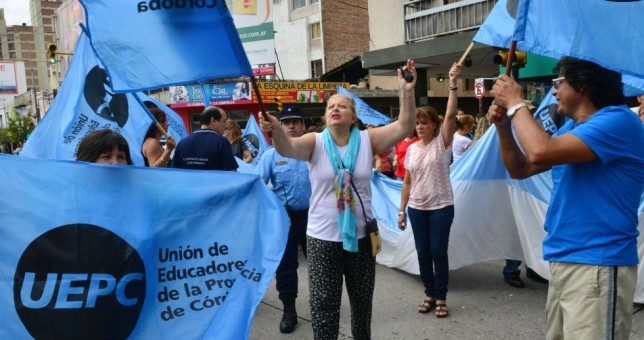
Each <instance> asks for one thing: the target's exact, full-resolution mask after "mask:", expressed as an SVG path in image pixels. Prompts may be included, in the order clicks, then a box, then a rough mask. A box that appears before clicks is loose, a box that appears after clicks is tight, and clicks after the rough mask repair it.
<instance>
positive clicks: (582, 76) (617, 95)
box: [553, 57, 624, 110]
mask: <svg viewBox="0 0 644 340" xmlns="http://www.w3.org/2000/svg"><path fill="white" fill-rule="evenodd" d="M553 71H554V72H556V73H558V74H560V75H562V76H564V77H566V82H567V83H568V84H570V86H571V87H572V88H573V89H574V90H575V91H577V92H581V91H587V92H588V94H589V96H590V101H591V102H592V103H593V105H595V107H596V108H597V109H598V110H599V109H602V108H604V107H606V106H614V105H621V104H623V103H624V94H623V90H622V75H621V74H620V73H619V72H615V71H611V70H608V69H605V68H603V67H601V66H599V65H597V64H595V63H593V62H590V61H586V60H581V59H576V58H572V57H564V58H562V59H561V60H559V62H558V63H557V65H556V66H555V68H554V70H553Z"/></svg>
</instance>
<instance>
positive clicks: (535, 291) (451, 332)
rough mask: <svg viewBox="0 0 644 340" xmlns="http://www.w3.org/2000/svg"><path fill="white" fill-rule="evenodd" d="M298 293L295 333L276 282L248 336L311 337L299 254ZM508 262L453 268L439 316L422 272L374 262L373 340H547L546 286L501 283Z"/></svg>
mask: <svg viewBox="0 0 644 340" xmlns="http://www.w3.org/2000/svg"><path fill="white" fill-rule="evenodd" d="M300 259H301V262H300V268H299V271H298V272H299V275H300V286H299V287H300V293H299V297H298V299H297V311H298V318H299V322H298V325H297V328H296V329H295V331H294V332H293V333H291V334H281V333H280V332H279V322H280V319H281V317H282V303H281V301H280V300H279V299H278V297H277V292H276V290H275V281H274V280H273V283H272V284H271V287H270V288H269V289H268V291H267V292H266V295H265V296H264V299H263V301H262V303H261V304H260V305H259V306H258V308H257V311H256V314H255V318H254V319H253V325H252V331H251V335H250V339H253V340H265V339H271V340H277V339H313V334H312V330H311V321H310V320H311V314H310V310H309V296H308V277H307V273H306V261H305V260H304V261H302V260H303V256H302V255H301V254H300ZM504 264H505V261H502V260H500V261H492V262H487V263H482V264H477V265H472V266H468V267H465V268H461V269H458V270H454V271H451V272H450V284H449V289H450V290H449V292H448V294H447V304H448V307H449V317H447V318H445V319H437V318H436V317H435V316H434V314H433V313H430V314H419V313H418V312H417V311H416V306H417V305H418V304H419V303H421V301H422V298H423V296H424V294H423V284H422V281H421V279H420V277H419V276H416V275H412V274H408V273H406V272H403V271H400V270H397V269H392V268H388V267H385V266H381V265H377V266H376V289H375V294H374V307H373V318H372V324H371V332H372V338H373V339H388V340H389V339H391V340H395V339H441V340H448V339H543V338H544V337H545V323H546V320H545V312H544V309H545V305H546V296H547V289H548V287H547V284H542V283H538V282H535V281H532V280H530V279H528V278H526V277H525V271H524V268H523V266H521V276H522V279H523V280H524V282H525V283H526V287H525V288H522V289H519V288H513V287H510V286H508V285H507V284H506V283H505V282H503V275H502V274H501V270H502V269H503V266H504ZM643 308H644V306H642V305H637V306H636V311H637V310H640V311H638V312H636V313H635V315H634V317H633V328H632V330H631V339H642V340H644V310H642V309H643ZM339 339H353V337H352V336H351V326H350V311H349V300H348V297H347V295H346V292H345V293H344V296H343V300H342V311H341V320H340V336H339Z"/></svg>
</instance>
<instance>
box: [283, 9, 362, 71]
mask: <svg viewBox="0 0 644 340" xmlns="http://www.w3.org/2000/svg"><path fill="white" fill-rule="evenodd" d="M368 2H369V1H368V0H274V1H273V23H274V28H275V51H276V53H277V59H278V62H277V65H276V72H277V76H278V77H279V78H281V79H289V80H305V79H309V80H319V79H320V78H321V77H322V75H323V74H324V73H326V72H328V71H329V70H333V69H334V68H337V67H339V66H341V65H342V64H344V63H346V62H348V61H350V60H352V59H354V58H355V57H357V56H359V55H361V54H362V53H363V52H364V51H367V50H369V11H368V7H367V6H368Z"/></svg>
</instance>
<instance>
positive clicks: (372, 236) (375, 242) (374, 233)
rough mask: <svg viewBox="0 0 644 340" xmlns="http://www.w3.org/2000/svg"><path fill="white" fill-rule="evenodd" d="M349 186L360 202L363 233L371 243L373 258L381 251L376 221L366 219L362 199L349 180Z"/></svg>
mask: <svg viewBox="0 0 644 340" xmlns="http://www.w3.org/2000/svg"><path fill="white" fill-rule="evenodd" d="M351 186H352V187H353V190H354V191H355V192H356V196H358V200H359V201H360V206H362V215H363V216H364V220H365V221H366V224H365V227H364V230H365V233H367V235H369V240H370V241H371V256H373V257H375V256H376V255H378V253H379V252H380V250H381V249H382V244H381V242H380V233H379V232H378V221H376V220H375V219H372V220H368V219H367V213H366V212H365V211H364V204H362V198H360V194H359V193H358V189H356V186H355V185H354V184H353V180H351Z"/></svg>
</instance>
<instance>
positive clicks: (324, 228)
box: [306, 130, 373, 242]
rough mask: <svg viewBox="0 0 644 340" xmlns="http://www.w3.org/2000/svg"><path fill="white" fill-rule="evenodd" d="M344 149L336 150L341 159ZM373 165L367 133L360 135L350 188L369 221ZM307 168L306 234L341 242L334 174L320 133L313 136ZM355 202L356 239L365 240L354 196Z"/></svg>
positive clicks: (360, 212)
mask: <svg viewBox="0 0 644 340" xmlns="http://www.w3.org/2000/svg"><path fill="white" fill-rule="evenodd" d="M346 150H347V147H346V146H343V147H338V151H339V152H340V156H344V153H345V152H346ZM372 163H373V152H372V151H371V141H370V140H369V134H368V132H367V130H364V131H360V151H358V157H357V159H356V166H355V168H354V170H353V176H351V179H352V180H353V184H354V185H355V187H356V189H358V193H359V194H360V198H362V203H363V204H364V207H365V210H366V213H367V218H369V219H371V218H372V216H373V215H372V214H371V169H372ZM307 165H308V167H309V178H310V180H311V191H312V193H311V202H310V205H309V221H308V226H307V229H306V234H307V235H308V236H310V237H314V238H317V239H320V240H325V241H333V242H342V236H341V235H340V228H339V227H338V208H337V200H336V198H335V173H334V171H333V168H332V166H331V161H330V160H329V157H328V155H327V152H326V149H325V148H324V139H323V138H322V134H321V133H316V134H315V148H314V149H313V154H312V155H311V159H310V160H309V161H308V162H307ZM354 198H355V200H356V205H355V210H354V214H355V218H356V226H357V235H358V239H361V238H363V237H365V231H364V226H365V222H364V216H363V214H362V206H361V205H360V200H359V199H358V196H357V195H355V193H354Z"/></svg>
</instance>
